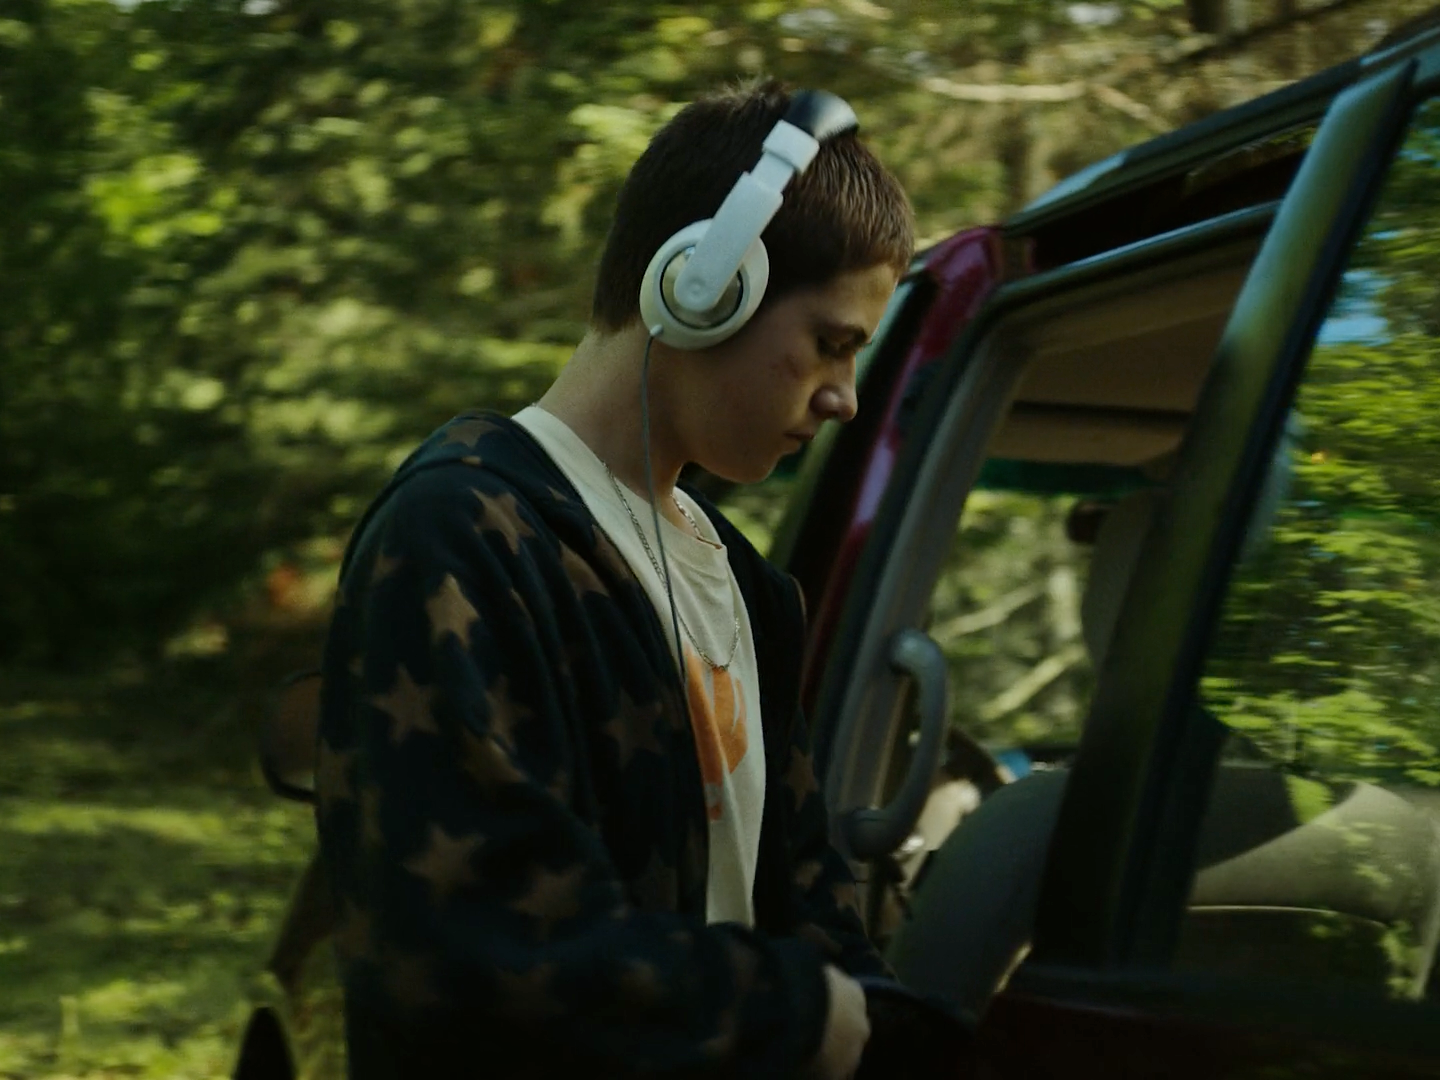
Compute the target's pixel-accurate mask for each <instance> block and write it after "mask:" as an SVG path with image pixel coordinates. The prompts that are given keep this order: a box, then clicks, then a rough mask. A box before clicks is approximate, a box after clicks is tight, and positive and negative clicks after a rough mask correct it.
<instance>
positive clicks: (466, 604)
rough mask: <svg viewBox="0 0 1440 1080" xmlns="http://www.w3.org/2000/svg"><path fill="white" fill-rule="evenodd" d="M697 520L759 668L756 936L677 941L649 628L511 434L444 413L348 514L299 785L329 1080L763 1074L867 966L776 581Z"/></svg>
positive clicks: (806, 1046) (666, 728)
mask: <svg viewBox="0 0 1440 1080" xmlns="http://www.w3.org/2000/svg"><path fill="white" fill-rule="evenodd" d="M702 505H704V506H705V508H706V511H707V513H709V514H710V516H711V518H712V520H713V521H714V523H715V527H716V528H717V529H718V530H719V532H720V536H721V539H722V540H723V541H724V543H725V545H726V548H727V549H728V551H729V557H730V562H731V565H732V567H733V569H734V572H735V576H736V580H737V581H738V583H739V587H740V590H741V592H742V594H743V596H744V598H745V604H746V608H747V610H748V612H749V615H750V620H751V624H752V627H753V630H754V637H755V652H756V656H757V658H758V662H759V677H760V695H761V714H762V724H763V729H764V740H765V764H766V796H765V806H764V811H763V819H762V821H763V824H762V829H761V840H760V854H759V862H758V866H757V868H756V880H755V892H754V900H755V917H756V925H755V928H754V929H749V928H746V927H742V926H739V925H736V924H728V923H718V924H712V925H706V923H705V885H706V881H705V879H706V872H707V866H708V851H707V819H706V816H705V800H704V794H703V789H702V784H701V778H700V767H699V763H698V760H697V757H696V751H695V742H694V736H693V734H692V732H691V727H690V722H689V717H688V713H687V712H686V706H685V699H684V697H683V694H682V690H681V682H680V676H679V673H678V672H677V670H676V666H675V663H674V660H673V657H672V653H671V650H670V649H669V648H668V647H667V644H666V638H665V636H664V631H663V629H662V626H661V623H660V620H659V619H658V618H657V616H656V613H655V610H654V607H653V606H652V604H651V603H650V601H649V599H648V598H647V597H646V594H645V592H644V590H643V588H642V586H641V585H640V583H639V581H638V580H636V578H635V576H634V574H633V572H632V571H631V570H630V568H629V566H628V565H627V564H626V562H625V560H624V559H623V558H622V557H621V556H620V554H619V552H618V551H617V550H616V549H615V547H614V546H613V545H612V544H611V543H610V541H609V539H608V538H607V537H606V536H605V535H604V533H603V532H601V531H600V530H599V529H598V528H597V527H596V525H595V523H594V520H593V518H592V517H591V516H590V514H589V511H588V510H587V509H586V508H585V504H584V503H583V502H582V501H581V499H580V497H579V495H578V494H577V493H576V492H575V490H574V489H573V488H572V487H571V485H570V483H569V481H568V480H567V479H566V478H565V476H564V474H563V473H562V472H561V471H560V470H559V469H558V468H557V467H556V466H555V464H554V463H553V462H552V461H551V459H550V458H549V457H548V456H547V455H546V454H545V452H544V451H543V450H542V449H541V448H540V447H539V445H538V444H537V443H536V442H535V441H534V440H533V439H532V438H531V437H530V436H529V435H528V433H526V432H525V431H524V430H523V429H521V428H520V427H519V426H518V425H516V424H514V423H512V422H511V421H509V420H508V419H505V418H503V417H501V416H498V415H490V414H467V415H464V416H461V417H457V418H456V419H455V420H453V421H451V422H450V423H449V424H447V425H446V426H444V427H442V428H441V429H440V430H439V431H437V432H436V433H435V434H434V435H433V436H431V437H430V438H429V439H428V440H427V441H426V442H425V443H424V444H423V445H422V446H421V447H420V448H419V449H418V450H417V451H416V452H415V453H414V454H412V455H411V457H410V458H409V460H408V461H406V463H405V464H404V465H403V466H402V467H401V468H400V469H399V471H398V472H397V473H396V475H395V477H394V478H393V479H392V481H391V482H390V483H389V485H388V486H387V487H386V488H385V490H384V491H383V492H382V493H381V495H380V496H379V497H378V498H377V499H376V501H375V502H374V503H373V504H372V505H371V507H370V509H369V510H368V511H367V513H366V515H365V517H364V519H363V520H362V521H361V524H360V526H359V528H358V529H357V530H356V533H355V536H354V538H353V539H352V541H351V544H350V549H349V551H348V552H347V553H346V559H345V563H344V566H343V569H342V573H341V583H340V592H339V598H338V601H337V605H336V611H335V616H334V619H333V622H332V625H331V629H330V634H329V638H328V641H327V643H326V651H325V660H324V687H323V691H322V719H321V740H320V759H319V760H320V765H319V773H318V778H317V787H318V794H319V809H318V826H319V834H320V844H321V852H322V855H323V858H324V860H325V863H326V865H327V868H328V870H329V874H330V877H331V879H332V882H333V885H334V888H335V894H336V897H335V898H336V904H337V907H338V910H339V926H338V930H337V933H336V944H337V950H338V952H339V956H340V961H341V971H342V978H343V983H344V989H345V999H346V1031H347V1043H348V1047H349V1060H350V1073H351V1075H352V1076H353V1077H355V1078H357V1080H369V1078H372V1077H373V1078H379V1077H397V1076H402V1075H404V1076H413V1075H426V1076H447V1075H460V1074H462V1073H463V1074H464V1075H467V1076H506V1075H517V1076H518V1075H525V1076H531V1075H538V1076H547V1075H567V1076H605V1077H610V1076H651V1075H656V1076H665V1075H672V1076H690V1075H694V1076H701V1075H703V1076H726V1075H736V1076H746V1077H752V1076H753V1077H770V1076H773V1077H784V1076H791V1075H795V1073H796V1070H797V1069H798V1068H799V1067H800V1066H802V1065H803V1064H804V1063H806V1062H807V1061H808V1060H810V1058H811V1057H812V1056H813V1055H814V1053H815V1051H816V1050H817V1048H818V1046H819V1041H820V1036H821V1032H822V1030H823V1025H824V1018H825V1010H826V1005H827V998H826V990H825V984H824V979H823V975H822V968H823V965H824V964H825V963H827V962H830V963H835V964H837V965H839V966H840V967H842V968H844V969H845V970H848V971H850V972H851V973H853V974H883V973H884V971H885V969H884V964H883V962H882V961H881V960H880V958H879V957H878V955H877V954H876V953H875V952H874V950H873V949H872V947H871V946H870V944H869V943H868V941H867V940H866V938H865V934H864V930H863V927H862V925H861V922H860V919H859V916H858V915H857V912H856V909H855V886H854V882H853V880H852V878H851V875H850V872H849V868H848V867H847V866H846V864H845V862H844V860H843V859H842V858H841V857H840V856H839V854H838V853H837V852H836V851H835V850H834V849H833V848H832V847H831V845H830V844H829V842H828V839H827V829H826V820H825V810H824V804H823V801H822V799H821V797H820V794H819V791H818V788H817V785H816V782H815V778H814V773H813V770H812V768H811V762H810V752H809V745H808V733H807V729H806V724H805V722H804V720H803V718H802V717H801V715H800V711H799V708H798V700H799V672H800V659H801V653H802V648H803V643H804V635H805V627H804V611H803V606H802V602H801V598H800V594H799V589H798V587H797V585H796V584H795V582H794V580H793V579H791V578H789V577H788V576H786V575H785V574H782V573H780V572H779V571H778V570H776V569H775V568H773V567H772V566H770V565H769V564H768V563H767V562H765V560H764V559H762V558H761V557H760V556H759V554H758V553H757V552H756V551H755V550H754V548H753V547H752V546H751V545H750V544H749V543H748V542H747V541H746V540H745V539H744V537H743V536H741V535H740V534H739V533H738V532H737V531H736V530H735V529H734V527H733V526H731V525H730V524H729V522H727V521H726V520H725V519H724V517H723V516H721V515H720V514H719V513H718V511H715V510H714V508H713V507H710V506H708V505H706V504H704V503H703V500H702ZM576 1070H583V1072H577V1071H576Z"/></svg>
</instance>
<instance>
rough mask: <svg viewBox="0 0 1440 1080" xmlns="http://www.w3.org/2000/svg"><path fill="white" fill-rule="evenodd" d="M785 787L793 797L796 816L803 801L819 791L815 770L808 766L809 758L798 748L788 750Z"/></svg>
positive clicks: (803, 803)
mask: <svg viewBox="0 0 1440 1080" xmlns="http://www.w3.org/2000/svg"><path fill="white" fill-rule="evenodd" d="M785 786H786V787H788V788H789V789H790V792H791V794H793V795H794V796H795V812H796V813H797V814H798V813H799V812H800V810H801V808H802V807H803V806H804V805H805V800H806V799H808V798H809V797H810V796H811V795H812V794H814V793H815V792H817V791H819V790H820V785H819V784H818V783H816V782H815V769H814V768H813V767H812V766H811V764H810V757H809V755H808V754H805V753H804V752H802V751H801V749H800V748H799V747H798V746H796V747H792V748H791V750H790V768H789V769H787V770H786V772H785Z"/></svg>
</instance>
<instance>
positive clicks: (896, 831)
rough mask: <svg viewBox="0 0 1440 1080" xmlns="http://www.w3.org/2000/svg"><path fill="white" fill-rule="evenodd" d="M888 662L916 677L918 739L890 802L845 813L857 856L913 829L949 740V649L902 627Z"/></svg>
mask: <svg viewBox="0 0 1440 1080" xmlns="http://www.w3.org/2000/svg"><path fill="white" fill-rule="evenodd" d="M890 666H891V667H892V668H893V669H894V670H895V671H897V672H899V673H900V674H902V675H908V676H910V678H911V679H912V680H914V682H915V688H916V698H917V701H918V703H919V708H920V738H919V741H918V742H917V743H916V746H915V752H914V754H913V755H912V756H911V758H910V768H909V770H908V771H907V772H906V774H905V780H904V782H903V783H902V784H901V785H900V790H899V791H898V792H896V794H895V798H894V799H892V800H891V801H890V803H889V805H887V806H884V807H882V808H880V809H878V810H877V809H875V808H873V807H862V808H860V809H856V810H851V811H850V812H849V813H848V814H846V815H845V826H844V828H845V841H846V843H847V844H848V845H849V847H850V854H851V855H853V856H854V857H855V858H857V859H878V858H881V857H882V856H885V855H889V854H890V853H891V852H893V851H895V850H896V849H897V848H898V847H899V846H900V845H901V844H902V843H904V841H905V838H906V837H908V836H909V835H910V832H911V830H913V829H914V828H915V822H916V821H918V820H919V819H920V811H921V810H923V809H924V808H925V800H926V799H927V798H928V797H929V795H930V785H931V783H932V782H933V781H934V779H935V771H936V770H937V769H938V768H939V767H940V754H941V751H942V750H943V748H944V745H945V723H946V718H947V713H948V702H947V701H946V698H947V692H946V678H945V670H946V668H945V654H944V653H942V652H941V651H940V646H939V645H937V644H935V641H934V639H933V638H931V637H930V635H929V634H926V633H924V632H922V631H920V630H908V629H907V630H901V631H900V632H899V633H898V634H896V635H895V637H894V638H892V639H891V641H890Z"/></svg>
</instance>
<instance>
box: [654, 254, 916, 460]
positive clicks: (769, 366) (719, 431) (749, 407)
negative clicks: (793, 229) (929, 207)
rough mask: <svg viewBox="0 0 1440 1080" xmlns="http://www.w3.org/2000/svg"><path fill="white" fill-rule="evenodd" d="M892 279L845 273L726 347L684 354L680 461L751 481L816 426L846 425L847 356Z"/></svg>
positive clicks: (759, 320)
mask: <svg viewBox="0 0 1440 1080" xmlns="http://www.w3.org/2000/svg"><path fill="white" fill-rule="evenodd" d="M897 281H898V278H897V275H896V273H895V270H894V269H893V268H892V267H890V266H884V265H882V266H872V267H870V268H868V269H865V270H850V271H846V272H845V273H842V274H840V275H839V276H837V277H835V278H833V279H832V280H831V281H830V282H829V283H828V284H826V285H823V286H817V287H813V288H808V289H802V290H799V291H797V292H794V293H791V294H790V295H789V296H786V297H785V298H784V299H782V300H779V301H776V302H775V303H774V304H771V305H769V306H768V307H767V308H765V310H763V311H762V312H761V313H760V314H759V315H757V316H756V317H755V319H754V320H753V321H752V322H751V323H750V324H749V325H748V326H746V327H745V329H744V330H742V331H741V332H740V333H739V334H737V335H736V336H735V337H733V338H731V339H730V340H729V341H726V342H722V343H721V344H719V345H716V346H714V347H713V348H710V349H706V350H704V351H702V352H695V353H688V354H684V356H683V360H682V361H681V363H682V365H683V369H684V374H683V377H682V385H681V387H680V388H679V389H680V393H681V396H682V398H683V403H682V404H681V405H680V408H679V409H678V410H677V412H678V414H679V415H680V416H681V417H682V418H683V419H682V423H681V425H680V426H679V432H678V434H679V436H680V438H681V439H682V441H683V442H684V445H685V450H686V452H687V453H686V456H687V458H688V459H689V460H692V461H696V462H698V463H699V464H700V465H701V466H702V467H703V468H705V469H707V470H708V471H710V472H712V473H714V474H715V475H717V476H720V477H723V478H725V479H726V480H730V481H733V482H735V483H754V482H756V481H758V480H763V479H765V477H767V476H769V475H770V472H771V470H773V469H774V468H775V465H776V463H777V462H778V461H779V460H780V459H781V458H782V457H784V456H785V455H786V454H790V453H793V452H794V451H796V450H798V449H799V448H800V447H801V446H802V445H803V444H804V442H806V441H808V439H809V438H811V437H813V436H814V434H815V431H816V429H817V428H819V426H820V425H821V423H823V422H824V421H826V420H839V421H841V422H842V423H843V422H844V421H846V420H849V419H851V418H852V417H853V416H854V415H855V408H856V401H855V354H856V353H857V352H859V351H860V349H861V347H862V346H863V345H864V344H865V343H866V342H867V341H869V340H870V338H871V337H872V336H873V335H874V333H875V329H876V327H877V326H879V325H880V317H881V316H882V315H883V314H884V312H885V306H886V305H887V304H888V303H889V302H890V296H891V294H892V293H893V292H894V291H895V286H896V284H897Z"/></svg>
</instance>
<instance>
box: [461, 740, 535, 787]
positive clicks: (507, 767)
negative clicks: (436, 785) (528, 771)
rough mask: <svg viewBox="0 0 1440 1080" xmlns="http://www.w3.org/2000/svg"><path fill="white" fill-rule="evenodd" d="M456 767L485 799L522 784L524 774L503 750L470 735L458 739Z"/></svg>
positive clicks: (499, 746)
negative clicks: (503, 789)
mask: <svg viewBox="0 0 1440 1080" xmlns="http://www.w3.org/2000/svg"><path fill="white" fill-rule="evenodd" d="M460 767H461V768H462V769H464V770H465V774H466V775H467V776H469V777H470V779H472V780H474V781H475V783H476V784H477V785H478V786H479V788H480V790H481V791H482V792H484V793H486V794H487V795H488V794H493V793H494V791H495V789H497V788H501V787H507V786H509V785H511V784H519V783H523V782H524V780H525V774H524V773H522V772H521V771H520V770H519V769H518V768H516V766H515V763H514V762H513V761H511V760H510V755H509V754H508V753H507V752H506V750H505V748H504V747H503V746H501V745H500V744H499V743H498V742H496V741H495V739H494V738H492V737H491V736H489V735H480V734H477V733H475V732H473V731H468V730H467V731H465V732H463V733H462V734H461V736H460Z"/></svg>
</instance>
